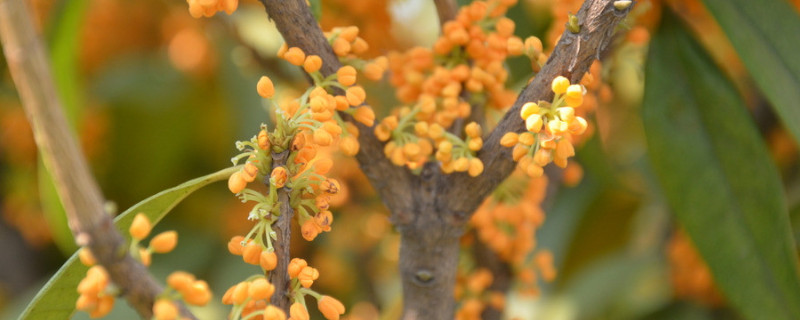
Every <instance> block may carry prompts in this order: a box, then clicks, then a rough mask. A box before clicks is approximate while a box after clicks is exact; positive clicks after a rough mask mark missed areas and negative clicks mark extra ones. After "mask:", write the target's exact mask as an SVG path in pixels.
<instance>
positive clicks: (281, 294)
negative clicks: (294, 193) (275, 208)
mask: <svg viewBox="0 0 800 320" xmlns="http://www.w3.org/2000/svg"><path fill="white" fill-rule="evenodd" d="M289 152H290V151H289V150H285V151H283V152H280V153H275V152H273V153H272V168H273V169H274V168H277V167H281V166H285V165H286V160H287V159H288V158H289ZM264 179H266V180H267V181H266V182H265V183H266V184H267V185H269V175H267V176H266V177H265V178H264ZM277 192H278V202H279V203H280V212H281V215H280V216H279V217H278V221H277V222H276V223H275V224H273V231H275V233H276V234H277V236H278V238H277V239H276V240H275V241H273V242H272V246H273V248H274V249H275V255H276V256H277V257H278V264H277V265H276V266H275V269H274V270H272V271H270V272H269V282H270V283H272V285H274V286H275V294H273V295H272V299H270V303H271V304H273V305H274V306H276V307H278V308H280V309H281V310H284V311H286V312H287V314H288V312H289V307H290V306H291V305H292V304H291V300H290V296H289V295H288V293H289V286H290V285H291V281H290V279H289V271H288V270H289V261H290V260H291V255H290V252H289V249H290V247H291V240H292V216H293V215H294V210H293V209H292V206H291V205H290V204H289V203H290V202H289V200H290V199H289V192H290V190H288V189H287V188H286V187H283V188H280V189H278V191H277ZM267 237H269V235H267Z"/></svg>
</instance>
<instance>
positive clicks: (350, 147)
mask: <svg viewBox="0 0 800 320" xmlns="http://www.w3.org/2000/svg"><path fill="white" fill-rule="evenodd" d="M359 147H360V144H359V143H358V140H356V138H355V137H353V136H352V135H349V136H346V137H344V138H342V140H341V141H339V150H341V151H342V153H344V154H345V155H346V156H354V155H356V154H357V153H358V150H359Z"/></svg>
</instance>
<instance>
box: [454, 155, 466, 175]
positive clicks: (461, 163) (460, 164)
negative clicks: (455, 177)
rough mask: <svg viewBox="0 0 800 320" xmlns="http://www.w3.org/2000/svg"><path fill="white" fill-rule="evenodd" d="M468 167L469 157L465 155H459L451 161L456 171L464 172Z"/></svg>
mask: <svg viewBox="0 0 800 320" xmlns="http://www.w3.org/2000/svg"><path fill="white" fill-rule="evenodd" d="M468 169H469V159H467V158H466V157H460V158H458V159H456V161H454V162H453V170H455V171H458V172H464V171H467V170H468Z"/></svg>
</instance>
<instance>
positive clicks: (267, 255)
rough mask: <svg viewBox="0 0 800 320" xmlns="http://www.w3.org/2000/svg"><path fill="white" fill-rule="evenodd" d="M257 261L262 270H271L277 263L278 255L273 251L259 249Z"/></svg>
mask: <svg viewBox="0 0 800 320" xmlns="http://www.w3.org/2000/svg"><path fill="white" fill-rule="evenodd" d="M258 261H259V264H260V265H261V268H262V269H264V271H271V270H273V269H275V267H276V266H277V265H278V255H276V254H275V252H272V251H267V250H264V251H261V257H260V258H259V260H258Z"/></svg>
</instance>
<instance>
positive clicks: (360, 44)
mask: <svg viewBox="0 0 800 320" xmlns="http://www.w3.org/2000/svg"><path fill="white" fill-rule="evenodd" d="M351 48H352V51H353V53H355V54H362V53H364V52H367V50H369V44H368V43H367V41H365V40H364V39H362V38H356V40H354V41H353V43H352V44H351Z"/></svg>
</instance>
